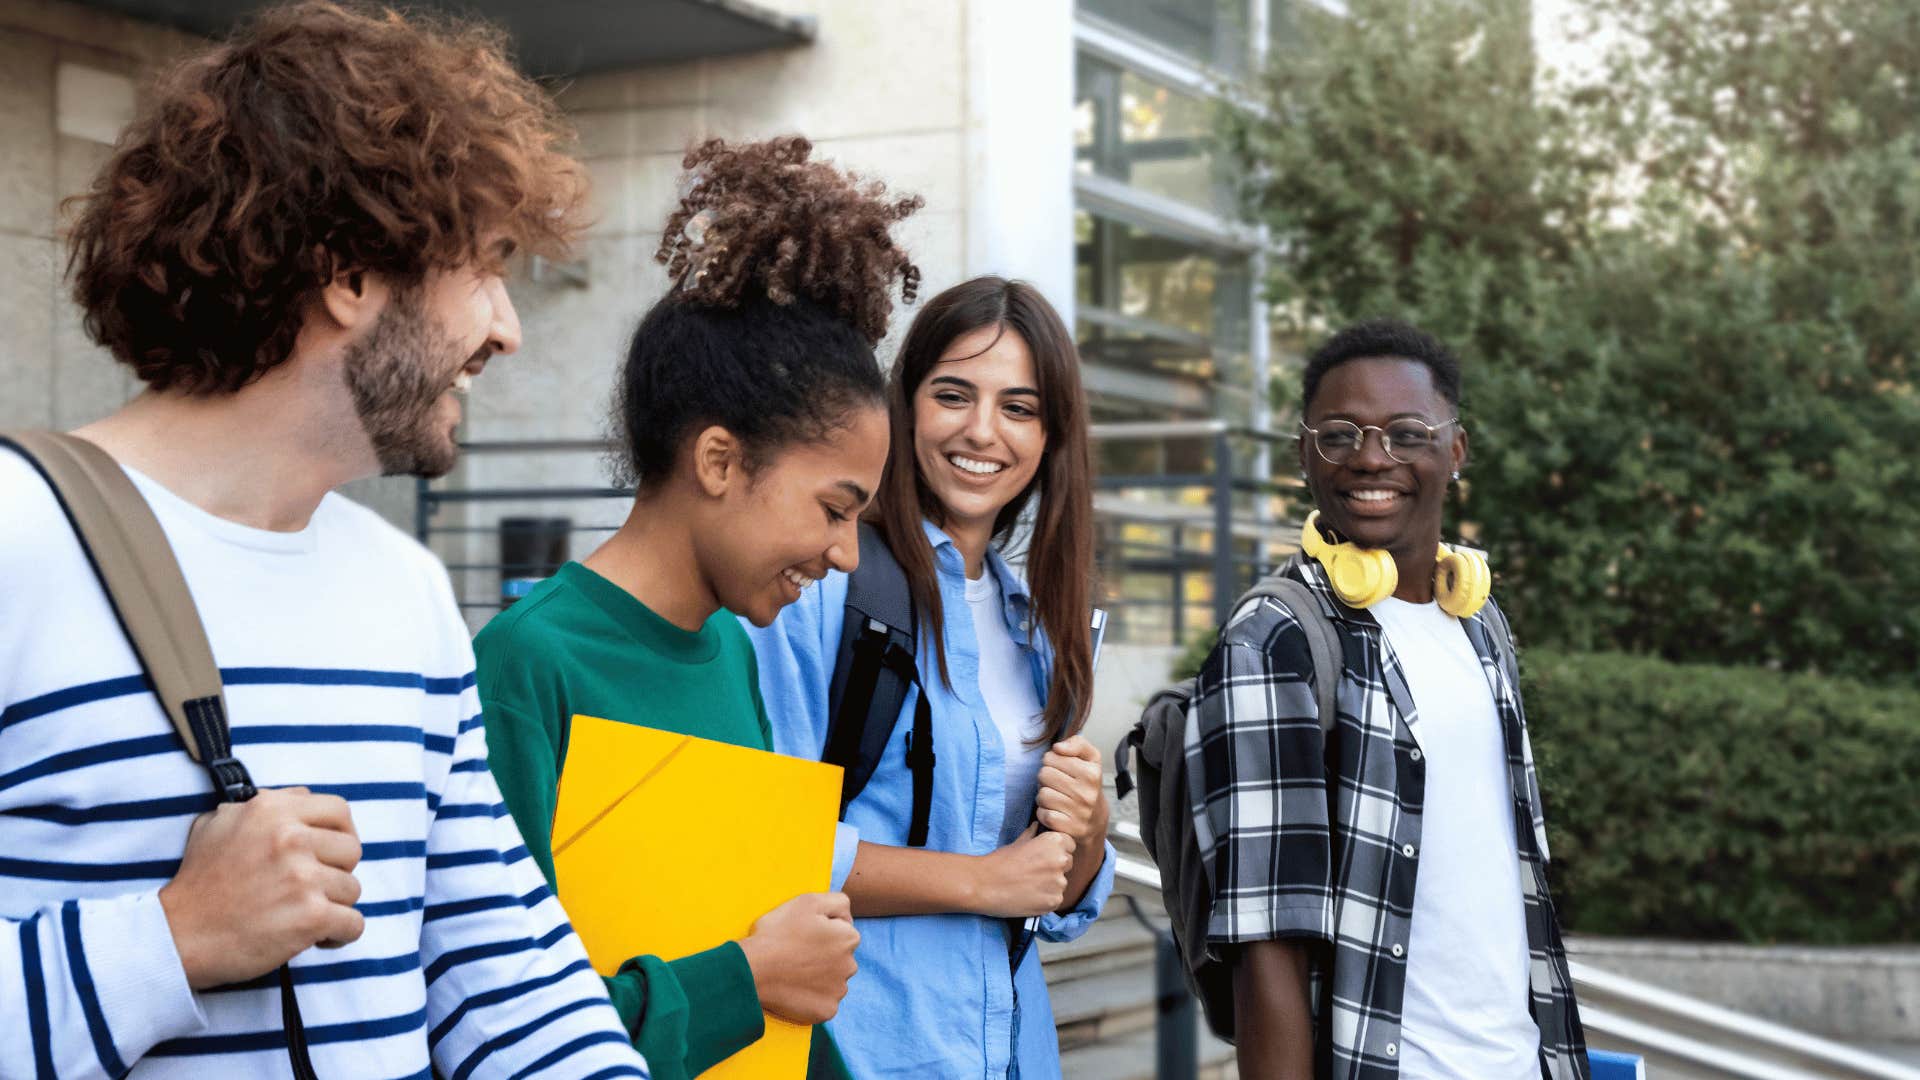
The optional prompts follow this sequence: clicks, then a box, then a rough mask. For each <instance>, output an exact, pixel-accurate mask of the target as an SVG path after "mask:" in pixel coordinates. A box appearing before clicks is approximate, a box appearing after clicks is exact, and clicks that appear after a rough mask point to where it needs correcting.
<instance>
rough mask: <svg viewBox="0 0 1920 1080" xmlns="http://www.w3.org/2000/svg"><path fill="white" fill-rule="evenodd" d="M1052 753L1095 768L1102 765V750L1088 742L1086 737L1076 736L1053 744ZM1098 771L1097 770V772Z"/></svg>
mask: <svg viewBox="0 0 1920 1080" xmlns="http://www.w3.org/2000/svg"><path fill="white" fill-rule="evenodd" d="M1050 752H1051V753H1055V754H1059V755H1061V756H1062V757H1070V758H1078V759H1080V760H1081V761H1086V762H1090V763H1092V764H1093V765H1095V766H1098V765H1099V764H1100V749H1099V747H1096V746H1094V745H1093V744H1092V743H1090V742H1088V741H1087V739H1086V736H1084V735H1075V736H1072V737H1071V738H1066V739H1062V740H1060V741H1059V742H1057V743H1054V744H1053V749H1052V751H1050ZM1096 771H1097V770H1096Z"/></svg>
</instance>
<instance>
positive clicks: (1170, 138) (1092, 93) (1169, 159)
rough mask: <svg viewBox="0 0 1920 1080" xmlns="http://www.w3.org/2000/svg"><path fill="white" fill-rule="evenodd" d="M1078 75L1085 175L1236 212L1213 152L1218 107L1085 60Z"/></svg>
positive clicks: (1077, 115) (1078, 130) (1079, 146)
mask: <svg viewBox="0 0 1920 1080" xmlns="http://www.w3.org/2000/svg"><path fill="white" fill-rule="evenodd" d="M1074 74H1075V78H1074V85H1075V91H1074V95H1075V96H1074V128H1075V130H1074V158H1075V167H1076V168H1077V169H1078V170H1079V171H1080V172H1082V173H1091V174H1093V175H1098V176H1105V177H1109V178H1111V179H1114V180H1119V181H1121V182H1123V183H1125V184H1127V185H1128V186H1130V187H1132V188H1133V189H1134V190H1136V191H1142V192H1145V193H1147V194H1150V195H1158V196H1161V197H1163V198H1168V199H1173V200H1175V201H1178V202H1181V203H1185V204H1187V205H1189V206H1193V207H1196V208H1198V209H1201V210H1205V211H1208V212H1210V213H1216V214H1227V213H1230V212H1231V210H1232V195H1231V192H1230V191H1229V189H1228V186H1227V184H1226V180H1225V176H1224V174H1223V172H1222V170H1221V168H1220V166H1219V163H1218V161H1217V160H1216V158H1215V156H1214V154H1213V152H1212V141H1213V116H1214V108H1215V105H1214V103H1213V102H1212V101H1209V100H1208V99H1206V98H1203V97H1198V96H1196V95H1193V94H1188V93H1184V92H1182V91H1180V90H1176V89H1174V88H1173V87H1170V86H1165V85H1162V84H1160V83H1157V82H1154V81H1153V80H1151V79H1148V78H1146V77H1145V76H1142V75H1138V74H1136V73H1134V72H1131V71H1127V70H1125V69H1123V68H1121V67H1119V66H1117V65H1115V64H1111V63H1108V62H1106V61H1104V60H1101V59H1099V58H1097V57H1093V56H1088V55H1086V54H1084V53H1082V54H1081V55H1080V57H1079V60H1078V63H1077V64H1076V66H1075V73H1074Z"/></svg>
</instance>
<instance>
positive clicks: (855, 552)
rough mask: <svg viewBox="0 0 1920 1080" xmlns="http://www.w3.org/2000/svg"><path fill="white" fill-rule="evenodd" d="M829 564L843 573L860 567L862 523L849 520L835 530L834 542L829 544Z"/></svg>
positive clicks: (848, 572)
mask: <svg viewBox="0 0 1920 1080" xmlns="http://www.w3.org/2000/svg"><path fill="white" fill-rule="evenodd" d="M827 565H828V566H831V567H833V568H834V569H835V570H838V571H840V572H841V573H843V574H851V573H853V572H854V571H855V570H857V569H859V568H860V524H859V522H858V520H857V519H856V520H853V521H848V522H846V523H844V524H843V525H841V527H840V528H838V529H836V530H834V536H833V543H831V544H829V545H827Z"/></svg>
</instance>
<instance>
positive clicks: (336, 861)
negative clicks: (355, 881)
mask: <svg viewBox="0 0 1920 1080" xmlns="http://www.w3.org/2000/svg"><path fill="white" fill-rule="evenodd" d="M306 836H307V842H308V843H309V844H310V845H312V847H313V857H314V858H316V859H319V860H320V861H321V862H323V863H325V864H326V865H328V866H331V867H333V868H334V869H336V870H348V871H351V870H352V869H353V868H354V867H356V866H358V865H360V839H359V837H356V836H354V835H353V834H352V833H342V832H335V831H333V830H331V829H308V830H307V831H306Z"/></svg>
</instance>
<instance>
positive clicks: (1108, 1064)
mask: <svg viewBox="0 0 1920 1080" xmlns="http://www.w3.org/2000/svg"><path fill="white" fill-rule="evenodd" d="M1153 1040H1154V1033H1153V1029H1152V1028H1151V1027H1149V1028H1147V1029H1146V1030H1144V1031H1136V1032H1132V1033H1130V1034H1127V1035H1124V1036H1120V1037H1117V1038H1113V1039H1107V1040H1102V1041H1101V1042H1100V1043H1098V1044H1096V1045H1092V1046H1081V1047H1076V1048H1075V1049H1072V1050H1068V1049H1066V1048H1065V1045H1064V1044H1062V1048H1061V1054H1060V1072H1061V1075H1062V1076H1064V1077H1065V1078H1066V1080H1153V1075H1154V1065H1155V1058H1154V1041H1153ZM1239 1075H1240V1074H1239V1071H1238V1070H1237V1069H1235V1068H1234V1061H1233V1047H1231V1046H1229V1045H1227V1044H1226V1043H1224V1042H1221V1041H1220V1040H1219V1039H1216V1038H1214V1037H1213V1035H1212V1033H1210V1032H1208V1031H1207V1030H1206V1025H1205V1024H1202V1025H1201V1030H1200V1069H1199V1080H1237V1078H1238V1076H1239Z"/></svg>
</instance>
